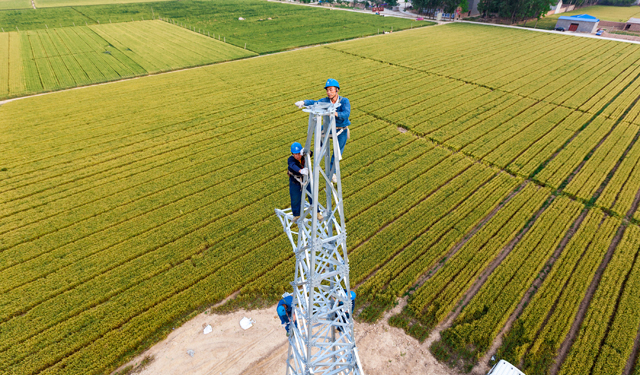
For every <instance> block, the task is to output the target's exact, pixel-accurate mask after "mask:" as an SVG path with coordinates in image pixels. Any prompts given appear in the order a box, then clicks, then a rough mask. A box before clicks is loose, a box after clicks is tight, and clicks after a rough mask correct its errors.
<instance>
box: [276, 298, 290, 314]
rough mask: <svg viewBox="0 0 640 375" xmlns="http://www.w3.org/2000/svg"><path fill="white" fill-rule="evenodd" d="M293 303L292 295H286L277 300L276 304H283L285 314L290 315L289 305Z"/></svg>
mask: <svg viewBox="0 0 640 375" xmlns="http://www.w3.org/2000/svg"><path fill="white" fill-rule="evenodd" d="M292 304H293V296H287V297H284V298H283V299H281V300H280V302H278V306H284V308H285V310H286V311H287V315H291V305H292Z"/></svg>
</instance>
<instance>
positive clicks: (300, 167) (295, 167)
mask: <svg viewBox="0 0 640 375" xmlns="http://www.w3.org/2000/svg"><path fill="white" fill-rule="evenodd" d="M287 174H288V175H289V197H290V198H291V214H293V220H294V221H295V220H298V218H300V207H301V204H302V195H303V191H302V186H303V178H304V176H308V175H309V169H307V167H306V166H305V159H304V149H303V148H302V145H301V144H300V143H298V142H294V143H293V144H292V145H291V156H289V159H287ZM310 186H311V185H307V191H308V192H309V193H311V189H310ZM307 199H308V200H309V204H313V199H311V197H310V196H308V195H307ZM317 217H318V220H322V219H323V217H322V214H321V213H320V212H318V213H317Z"/></svg>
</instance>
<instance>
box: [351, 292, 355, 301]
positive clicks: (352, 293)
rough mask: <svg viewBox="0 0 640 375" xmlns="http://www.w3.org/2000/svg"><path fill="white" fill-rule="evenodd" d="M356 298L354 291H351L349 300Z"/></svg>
mask: <svg viewBox="0 0 640 375" xmlns="http://www.w3.org/2000/svg"><path fill="white" fill-rule="evenodd" d="M355 299H356V292H354V291H353V290H352V291H351V300H352V301H354V300H355Z"/></svg>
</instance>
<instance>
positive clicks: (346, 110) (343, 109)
mask: <svg viewBox="0 0 640 375" xmlns="http://www.w3.org/2000/svg"><path fill="white" fill-rule="evenodd" d="M324 89H325V90H326V91H327V97H326V98H322V99H320V100H300V101H298V102H296V103H295V104H296V106H298V108H303V107H304V106H310V105H313V104H315V103H333V104H336V103H340V107H338V110H337V111H336V114H335V116H336V132H337V136H338V146H339V147H340V155H342V154H343V152H344V146H345V145H346V144H347V139H349V138H350V136H351V134H350V132H349V125H351V121H349V116H350V115H351V103H349V99H347V98H345V97H343V96H340V94H339V92H340V84H339V83H338V81H337V80H335V79H333V78H329V79H328V80H327V83H325V85H324ZM333 161H334V160H333V156H332V157H331V168H332V169H335V167H334V164H333ZM332 180H333V182H334V183H337V182H338V181H337V177H336V175H335V170H334V171H333V176H332Z"/></svg>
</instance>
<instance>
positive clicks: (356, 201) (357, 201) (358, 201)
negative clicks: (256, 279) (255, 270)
mask: <svg viewBox="0 0 640 375" xmlns="http://www.w3.org/2000/svg"><path fill="white" fill-rule="evenodd" d="M381 185H383V186H385V185H388V183H387V184H381ZM391 188H392V189H393V186H391ZM378 190H380V189H379V188H378ZM403 190H404V189H403ZM402 193H403V192H402V191H400V192H398V194H402ZM353 202H355V203H363V202H360V200H354V201H353ZM386 211H390V210H389V208H388V207H387V208H386ZM265 225H266V224H265ZM274 228H275V229H276V230H277V229H278V228H277V226H275V225H274ZM279 246H280V247H285V248H286V246H283V245H282V244H280V245H279ZM248 251H249V250H248ZM58 328H62V329H64V327H58ZM77 337H78V336H75V337H74V338H76V339H77Z"/></svg>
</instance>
